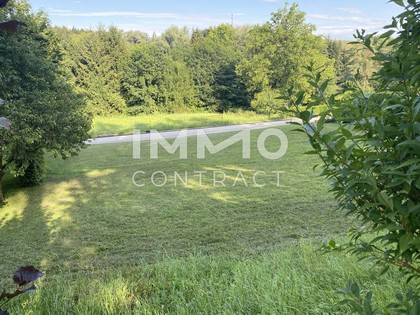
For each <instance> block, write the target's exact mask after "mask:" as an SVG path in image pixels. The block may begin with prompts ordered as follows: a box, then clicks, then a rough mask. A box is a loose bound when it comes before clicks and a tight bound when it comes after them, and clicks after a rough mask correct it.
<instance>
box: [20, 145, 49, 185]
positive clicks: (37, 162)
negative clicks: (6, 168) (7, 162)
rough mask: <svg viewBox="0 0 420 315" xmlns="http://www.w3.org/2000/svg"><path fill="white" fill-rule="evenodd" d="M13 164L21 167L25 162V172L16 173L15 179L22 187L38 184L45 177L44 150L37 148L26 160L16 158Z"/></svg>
mask: <svg viewBox="0 0 420 315" xmlns="http://www.w3.org/2000/svg"><path fill="white" fill-rule="evenodd" d="M15 164H16V165H17V166H18V167H19V168H21V167H22V166H23V165H24V164H26V165H27V166H26V168H25V172H24V173H23V174H18V176H17V179H18V181H19V184H20V185H21V186H22V187H25V186H32V185H37V184H40V183H41V182H42V181H43V180H44V178H45V161H44V152H43V151H42V150H38V151H37V152H35V153H33V154H32V155H31V156H30V157H28V158H27V159H26V161H19V160H16V161H15Z"/></svg>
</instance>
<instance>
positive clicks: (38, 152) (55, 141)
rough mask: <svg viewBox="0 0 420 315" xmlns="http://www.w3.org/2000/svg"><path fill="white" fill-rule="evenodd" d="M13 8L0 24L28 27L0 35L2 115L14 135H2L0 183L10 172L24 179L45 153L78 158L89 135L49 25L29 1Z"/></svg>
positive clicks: (86, 119) (86, 120) (80, 103)
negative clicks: (6, 20)
mask: <svg viewBox="0 0 420 315" xmlns="http://www.w3.org/2000/svg"><path fill="white" fill-rule="evenodd" d="M10 4H11V5H9V6H8V7H6V10H4V11H2V12H1V13H0V18H2V17H4V16H8V17H11V18H15V19H17V20H20V21H23V22H24V23H25V24H26V25H27V26H26V27H25V28H22V29H21V30H20V31H19V32H18V33H17V34H10V33H5V32H0V63H1V65H2V67H1V69H0V97H1V99H4V100H5V101H6V102H5V104H4V105H3V106H1V108H0V114H2V115H4V116H6V117H8V118H9V119H10V120H11V121H12V124H11V126H10V129H2V130H1V131H0V139H1V142H0V152H1V156H0V162H1V163H0V164H1V165H0V169H1V171H0V182H1V179H2V178H3V175H4V172H5V170H6V168H8V167H9V168H10V169H11V170H12V171H13V172H14V173H15V174H16V175H19V176H24V174H25V172H26V170H27V169H28V167H29V165H30V164H31V163H33V162H34V161H37V162H36V163H41V160H40V157H41V156H42V150H44V149H45V150H49V151H52V152H54V154H56V155H60V156H61V157H63V158H67V157H69V156H71V155H75V154H77V153H78V152H79V150H80V149H81V148H82V147H84V146H85V144H84V141H85V140H86V139H87V138H88V130H89V129H90V119H89V117H88V116H87V115H86V114H85V112H84V102H83V99H82V98H81V97H80V96H79V95H78V94H76V93H75V92H74V90H73V89H72V87H71V86H70V85H69V84H68V83H67V77H66V75H65V73H64V72H63V71H62V65H61V60H60V50H59V48H58V47H57V40H56V38H55V36H54V33H53V32H52V31H51V28H50V26H49V22H48V19H47V18H46V17H45V15H44V14H42V13H38V14H35V13H33V12H32V11H31V8H30V5H29V4H28V3H27V2H26V1H23V0H22V1H13V2H10ZM32 166H34V165H32ZM33 170H34V169H32V171H33ZM38 175H39V174H38ZM36 177H38V176H36ZM38 178H39V177H38ZM0 195H1V194H0ZM1 197H2V196H1ZM2 202H3V199H2V198H0V203H2Z"/></svg>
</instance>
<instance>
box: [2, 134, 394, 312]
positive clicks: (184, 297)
mask: <svg viewBox="0 0 420 315" xmlns="http://www.w3.org/2000/svg"><path fill="white" fill-rule="evenodd" d="M291 129H292V128H291V127H285V128H282V130H284V131H285V132H286V133H287V135H288V138H289V150H288V151H287V154H286V155H285V156H284V157H283V158H282V159H280V160H275V161H272V160H267V159H264V158H261V156H260V155H259V153H258V150H257V148H256V141H257V138H258V136H259V134H260V132H261V131H253V132H252V144H253V145H252V150H251V159H248V160H244V159H242V154H241V147H240V144H239V143H238V144H236V145H234V146H232V147H230V148H228V149H226V150H224V151H222V152H220V153H218V154H216V155H208V156H207V158H206V159H204V160H199V159H197V158H196V150H195V139H194V138H191V139H189V142H188V144H189V152H188V154H189V159H187V160H182V159H179V157H178V156H177V155H170V154H168V153H166V152H163V150H161V152H160V158H159V159H156V160H154V159H150V158H148V155H149V149H148V145H147V144H148V143H147V142H145V143H143V144H142V159H140V160H133V158H132V144H130V143H128V144H113V145H98V146H92V147H89V148H88V149H87V150H84V151H83V152H82V153H81V155H80V156H79V157H76V158H74V159H72V160H69V161H61V160H55V159H52V158H49V159H48V161H47V166H48V178H47V180H46V182H45V183H44V184H43V185H41V186H37V187H32V188H27V189H18V188H15V187H14V182H13V181H12V180H11V179H9V180H8V181H7V182H6V197H7V200H8V205H7V206H5V207H4V208H3V209H1V212H0V249H1V252H2V256H1V258H0V276H1V279H2V282H1V285H2V286H5V285H6V283H9V282H10V281H9V280H8V279H10V275H11V273H12V272H13V271H14V270H15V269H16V268H17V267H19V266H21V265H26V264H33V265H35V266H37V267H38V268H39V269H41V270H42V271H44V272H45V273H46V275H45V278H44V279H43V280H42V281H41V289H40V291H39V292H36V293H35V294H34V295H33V296H32V297H31V298H29V300H28V297H26V298H25V297H24V298H22V299H21V300H20V301H22V302H20V301H18V302H15V304H13V307H14V308H12V310H15V311H16V312H17V313H19V312H20V311H18V310H20V309H21V307H24V308H25V311H24V313H28V314H29V313H31V311H30V310H33V311H32V313H33V314H57V313H61V314H130V313H134V314H143V313H144V314H163V313H171V314H198V313H208V314H238V313H244V314H257V313H262V314H275V313H277V314H333V313H334V312H337V314H343V312H344V313H345V309H340V308H337V307H334V306H332V304H334V303H333V302H334V301H338V300H339V297H337V296H336V295H335V294H334V291H335V290H336V289H338V288H341V287H344V286H345V283H346V281H347V279H350V278H352V279H356V280H357V279H362V280H363V281H365V282H367V283H368V284H370V285H371V286H372V287H373V288H376V289H377V291H378V292H377V294H378V295H379V297H380V301H382V302H381V303H383V304H386V302H388V301H389V300H390V299H391V297H392V296H393V292H395V291H398V290H399V289H400V287H401V286H402V285H401V284H400V282H399V280H398V276H397V275H391V276H388V278H384V279H382V278H381V279H379V278H378V277H377V276H375V272H373V273H372V270H371V268H370V266H366V267H360V266H359V265H358V264H357V263H356V262H355V260H354V259H353V258H350V257H346V256H335V255H327V256H323V255H321V254H320V253H319V252H317V251H316V248H317V246H318V244H319V243H320V242H321V240H322V239H324V238H329V237H331V236H334V237H339V238H340V237H343V235H344V234H345V232H346V231H347V230H348V229H349V228H350V227H351V226H353V225H355V222H353V221H352V219H351V218H345V217H343V215H342V214H341V213H338V212H336V211H334V208H335V202H334V200H333V198H332V196H331V195H330V194H329V193H328V192H327V190H328V184H327V183H325V182H324V181H323V180H322V179H321V178H319V177H318V176H317V175H318V174H317V173H316V172H314V171H313V170H312V166H313V165H314V164H315V163H316V162H317V160H316V158H315V157H313V156H308V155H304V154H303V153H304V152H305V151H307V150H308V144H307V143H306V140H305V138H304V137H303V136H302V135H301V134H299V133H293V132H291V131H290V130H291ZM230 135H231V134H223V135H213V136H212V137H211V139H212V140H213V142H214V143H219V142H221V141H222V140H224V139H227V138H228V137H229V136H230ZM278 144H279V143H278V140H277V139H275V138H269V139H268V140H267V142H266V145H267V148H268V149H269V150H271V151H276V150H277V148H278ZM139 171H141V172H144V173H138V174H139V176H137V177H135V179H136V182H137V184H139V185H140V184H144V186H143V187H137V186H135V185H134V184H133V182H132V177H133V174H134V173H136V172H139ZM198 171H200V172H207V173H205V174H204V173H202V182H201V184H200V181H199V178H198V176H197V175H196V173H194V172H198ZM214 171H216V172H220V171H224V172H225V173H226V174H227V179H226V180H225V182H224V184H225V186H223V185H221V184H220V183H219V184H217V183H216V185H213V180H214V176H216V181H217V180H219V181H220V177H218V176H220V173H214ZM155 172H162V173H164V174H165V175H166V176H167V183H166V185H162V187H155V186H154V185H153V184H152V183H151V179H150V178H151V176H152V174H153V173H155ZM175 172H177V173H178V174H180V176H181V177H182V179H183V180H184V181H186V177H185V176H186V175H185V172H187V177H188V183H187V184H182V182H181V179H180V178H179V177H177V180H176V183H177V185H175V175H174V174H175ZM238 172H241V174H242V175H243V176H238V174H239V173H238ZM257 172H265V173H266V176H264V175H263V173H258V176H257V177H256V179H257V181H258V183H259V184H262V183H265V184H266V185H265V186H264V187H256V186H255V185H254V184H253V176H254V175H255V174H257ZM272 172H284V174H281V176H280V177H279V185H277V179H278V178H277V175H276V173H272ZM162 173H160V176H156V178H155V179H156V182H157V183H158V184H163V182H162V180H163V177H162ZM140 175H141V176H140ZM238 178H240V179H239V180H237V179H238ZM235 180H236V184H235ZM247 186H248V187H247ZM22 303H23V304H22Z"/></svg>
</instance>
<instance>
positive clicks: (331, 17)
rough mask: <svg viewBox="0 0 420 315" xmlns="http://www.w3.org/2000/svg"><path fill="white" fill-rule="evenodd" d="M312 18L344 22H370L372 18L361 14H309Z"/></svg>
mask: <svg viewBox="0 0 420 315" xmlns="http://www.w3.org/2000/svg"><path fill="white" fill-rule="evenodd" d="M307 16H308V17H310V18H313V19H317V20H327V21H342V22H362V23H369V22H371V21H372V19H368V18H363V17H360V16H339V15H324V14H308V15H307Z"/></svg>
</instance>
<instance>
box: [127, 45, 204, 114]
mask: <svg viewBox="0 0 420 315" xmlns="http://www.w3.org/2000/svg"><path fill="white" fill-rule="evenodd" d="M124 72H125V75H124V78H123V83H122V91H123V95H124V98H125V100H126V102H127V105H128V106H129V107H131V108H130V110H132V111H134V113H138V112H142V113H155V112H180V111H188V110H191V109H194V108H195V107H196V105H197V102H198V101H197V91H196V89H195V86H194V82H193V80H192V76H191V73H190V70H189V69H188V67H187V66H186V65H185V63H184V62H183V61H175V60H174V59H173V58H172V56H171V55H170V54H169V52H168V51H167V50H166V48H165V46H164V45H162V42H160V41H153V42H149V43H142V44H139V45H137V46H136V47H135V48H134V49H133V51H132V53H131V56H130V58H129V61H128V63H127V65H126V70H125V71H124Z"/></svg>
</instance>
